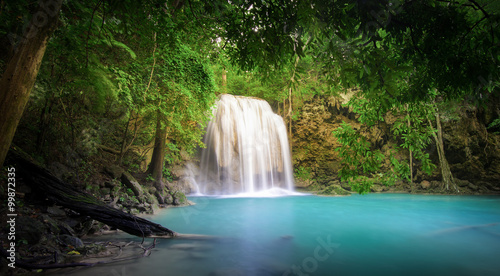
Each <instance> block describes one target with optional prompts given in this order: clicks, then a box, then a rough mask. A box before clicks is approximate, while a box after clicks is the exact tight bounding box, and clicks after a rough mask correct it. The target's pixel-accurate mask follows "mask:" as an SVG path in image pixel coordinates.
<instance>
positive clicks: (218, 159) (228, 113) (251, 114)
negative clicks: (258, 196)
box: [197, 94, 293, 195]
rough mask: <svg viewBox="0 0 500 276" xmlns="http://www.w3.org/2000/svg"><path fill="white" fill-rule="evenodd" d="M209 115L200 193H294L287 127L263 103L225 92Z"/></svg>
mask: <svg viewBox="0 0 500 276" xmlns="http://www.w3.org/2000/svg"><path fill="white" fill-rule="evenodd" d="M213 115H214V116H213V118H212V120H211V121H210V122H209V123H208V126H207V132H206V134H205V137H204V142H205V145H206V148H205V149H203V150H202V155H201V160H200V161H201V163H200V171H199V177H198V180H197V182H198V185H199V189H200V192H201V193H203V194H212V195H213V194H215V195H234V194H239V193H258V192H261V191H265V190H269V189H273V190H275V191H283V190H284V191H285V192H286V191H289V192H292V191H293V172H292V162H291V157H290V149H289V145H288V137H287V131H286V127H285V123H284V122H283V119H282V118H281V116H279V115H277V114H275V113H274V112H273V111H272V109H271V106H270V105H269V104H268V103H267V102H266V101H264V100H261V99H257V98H249V97H241V96H233V95H226V94H224V95H221V96H220V97H219V100H218V103H217V107H216V109H214V111H213Z"/></svg>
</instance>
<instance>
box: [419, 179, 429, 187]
mask: <svg viewBox="0 0 500 276" xmlns="http://www.w3.org/2000/svg"><path fill="white" fill-rule="evenodd" d="M420 187H422V189H429V188H430V187H431V183H430V182H429V181H427V180H424V181H422V182H420Z"/></svg>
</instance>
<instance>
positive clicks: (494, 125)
mask: <svg viewBox="0 0 500 276" xmlns="http://www.w3.org/2000/svg"><path fill="white" fill-rule="evenodd" d="M488 129H500V118H497V119H495V120H493V122H491V123H490V124H489V125H488ZM498 133H500V131H495V134H498Z"/></svg>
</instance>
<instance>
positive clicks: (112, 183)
mask: <svg viewBox="0 0 500 276" xmlns="http://www.w3.org/2000/svg"><path fill="white" fill-rule="evenodd" d="M119 185H120V182H119V181H117V180H114V179H113V180H111V181H106V182H104V187H106V188H110V189H113V188H114V187H117V186H119Z"/></svg>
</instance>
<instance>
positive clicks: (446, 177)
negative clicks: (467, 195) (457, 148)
mask: <svg viewBox="0 0 500 276" xmlns="http://www.w3.org/2000/svg"><path fill="white" fill-rule="evenodd" d="M435 116H436V132H437V133H433V134H432V136H433V137H434V141H435V142H436V148H437V152H438V157H439V166H440V167H441V176H442V178H443V184H444V187H445V188H446V190H449V189H450V186H451V187H452V188H453V189H454V190H455V191H457V192H459V190H458V187H457V185H456V183H455V180H454V178H453V174H452V173H451V170H450V164H449V163H448V160H447V159H446V155H445V153H444V144H443V130H442V127H441V117H440V115H439V111H438V110H436V114H435ZM429 124H430V125H431V127H432V123H431V122H430V120H429Z"/></svg>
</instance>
